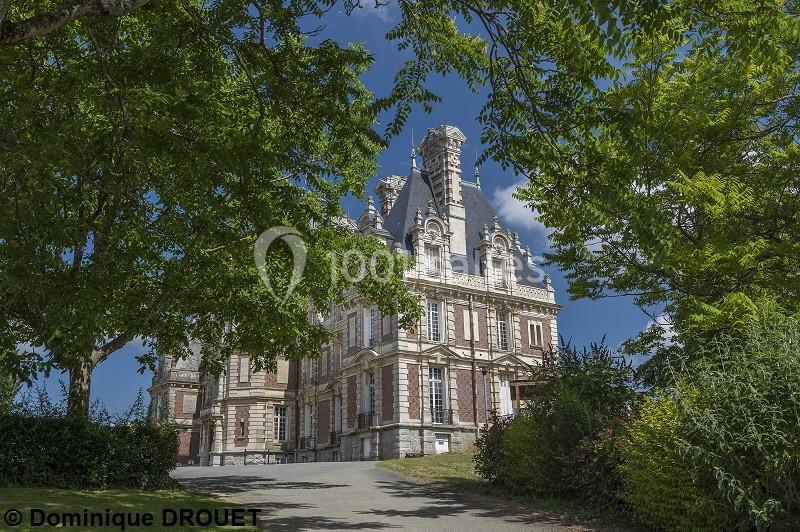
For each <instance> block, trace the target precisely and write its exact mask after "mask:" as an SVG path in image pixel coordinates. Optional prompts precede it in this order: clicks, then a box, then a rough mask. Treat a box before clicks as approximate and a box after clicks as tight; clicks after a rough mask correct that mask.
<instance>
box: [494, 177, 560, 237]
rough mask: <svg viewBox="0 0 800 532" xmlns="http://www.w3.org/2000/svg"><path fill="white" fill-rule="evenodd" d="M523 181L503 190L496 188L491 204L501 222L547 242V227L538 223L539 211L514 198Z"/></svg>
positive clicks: (523, 183)
mask: <svg viewBox="0 0 800 532" xmlns="http://www.w3.org/2000/svg"><path fill="white" fill-rule="evenodd" d="M525 184H526V182H525V181H524V180H522V181H519V182H517V183H514V184H513V185H511V186H508V187H505V188H497V189H495V191H494V194H493V195H492V204H493V205H494V208H495V209H496V210H497V214H498V215H499V216H500V220H501V222H503V223H504V224H505V223H507V224H509V225H511V226H514V227H520V228H522V229H527V230H529V231H531V232H532V233H533V234H534V236H536V237H539V238H541V239H542V240H545V241H547V233H548V231H547V227H545V225H544V224H543V223H542V222H540V221H539V211H537V210H536V209H532V208H531V207H529V206H528V205H527V204H526V203H525V202H523V201H520V200H518V199H517V198H515V197H514V193H515V192H516V191H517V189H518V188H520V187H524V186H525Z"/></svg>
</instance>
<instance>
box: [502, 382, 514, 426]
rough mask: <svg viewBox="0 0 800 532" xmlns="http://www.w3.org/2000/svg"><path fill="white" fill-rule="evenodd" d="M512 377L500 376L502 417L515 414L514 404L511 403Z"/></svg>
mask: <svg viewBox="0 0 800 532" xmlns="http://www.w3.org/2000/svg"><path fill="white" fill-rule="evenodd" d="M510 384H511V378H510V375H508V374H504V373H501V374H500V415H501V416H507V415H509V414H513V413H514V403H513V402H512V401H511V386H510Z"/></svg>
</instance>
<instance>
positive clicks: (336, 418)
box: [333, 395, 342, 432]
mask: <svg viewBox="0 0 800 532" xmlns="http://www.w3.org/2000/svg"><path fill="white" fill-rule="evenodd" d="M333 430H334V432H342V398H341V397H339V396H338V395H337V396H336V397H334V398H333Z"/></svg>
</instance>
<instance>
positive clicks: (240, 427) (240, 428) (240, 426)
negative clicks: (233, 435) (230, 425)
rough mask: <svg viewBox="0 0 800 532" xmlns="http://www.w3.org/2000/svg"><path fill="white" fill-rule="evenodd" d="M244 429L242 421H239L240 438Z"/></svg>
mask: <svg viewBox="0 0 800 532" xmlns="http://www.w3.org/2000/svg"><path fill="white" fill-rule="evenodd" d="M244 431H245V426H244V421H239V436H240V437H242V438H244Z"/></svg>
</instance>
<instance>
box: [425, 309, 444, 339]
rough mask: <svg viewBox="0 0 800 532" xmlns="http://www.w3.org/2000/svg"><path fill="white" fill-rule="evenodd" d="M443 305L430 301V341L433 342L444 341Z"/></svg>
mask: <svg viewBox="0 0 800 532" xmlns="http://www.w3.org/2000/svg"><path fill="white" fill-rule="evenodd" d="M440 310H441V303H440V302H439V301H428V340H430V341H431V342H441V341H442V316H441V312H440Z"/></svg>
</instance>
